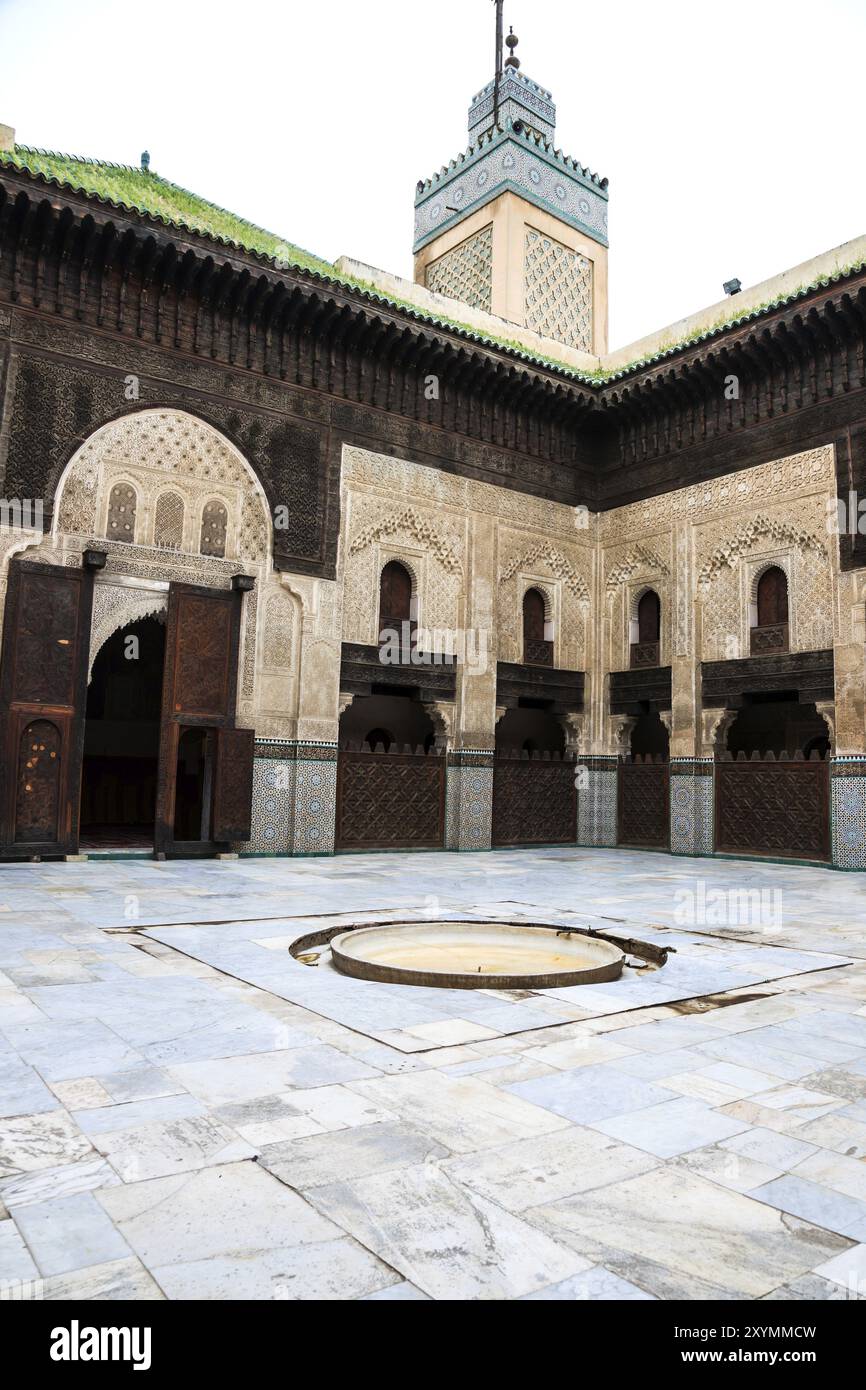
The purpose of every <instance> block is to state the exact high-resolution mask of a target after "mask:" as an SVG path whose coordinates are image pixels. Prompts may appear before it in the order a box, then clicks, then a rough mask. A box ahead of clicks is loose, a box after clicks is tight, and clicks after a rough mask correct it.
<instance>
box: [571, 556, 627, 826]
mask: <svg viewBox="0 0 866 1390" xmlns="http://www.w3.org/2000/svg"><path fill="white" fill-rule="evenodd" d="M610 617H611V615H610V606H609V603H608V599H607V596H606V594H605V592H604V567H603V565H602V563H601V552H600V547H599V546H596V548H595V552H594V555H593V575H592V609H591V620H590V621H589V622H588V623H587V625H586V677H585V690H584V718H583V728H584V737H583V740H582V744H583V747H582V751H581V757H580V764H579V768H578V782H577V843H578V844H579V845H587V846H592V847H595V846H608V847H611V846H613V845H615V844H616V806H617V764H618V754H617V752H616V751H615V750H614V745H615V743H616V738H617V733H616V731H614V732H613V733H611V732H610V728H609V725H610V723H611V720H610V718H609V716H608V713H607V710H608V707H609V691H608V686H609V678H608V676H607V675H606V671H607V666H608V656H609V652H610ZM629 727H630V726H629Z"/></svg>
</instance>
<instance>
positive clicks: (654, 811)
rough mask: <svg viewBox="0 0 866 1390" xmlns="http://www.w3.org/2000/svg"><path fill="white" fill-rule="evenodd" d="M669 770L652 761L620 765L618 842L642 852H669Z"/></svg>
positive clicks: (629, 761) (628, 760)
mask: <svg viewBox="0 0 866 1390" xmlns="http://www.w3.org/2000/svg"><path fill="white" fill-rule="evenodd" d="M669 772H670V768H669V765H668V763H667V762H654V761H653V760H652V759H651V758H646V759H642V758H641V757H640V756H639V755H638V756H637V757H635V758H623V759H622V760H621V761H620V764H619V779H618V792H619V805H618V814H617V832H616V839H617V844H619V845H635V846H636V847H638V848H639V849H669V848H670V839H671V815H670V781H669Z"/></svg>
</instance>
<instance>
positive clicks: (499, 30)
mask: <svg viewBox="0 0 866 1390" xmlns="http://www.w3.org/2000/svg"><path fill="white" fill-rule="evenodd" d="M493 3H494V4H495V6H496V69H495V72H494V74H493V128H494V130H495V129H496V127H497V126H498V125H499V79H500V77H501V75H502V6H503V4H504V0H493Z"/></svg>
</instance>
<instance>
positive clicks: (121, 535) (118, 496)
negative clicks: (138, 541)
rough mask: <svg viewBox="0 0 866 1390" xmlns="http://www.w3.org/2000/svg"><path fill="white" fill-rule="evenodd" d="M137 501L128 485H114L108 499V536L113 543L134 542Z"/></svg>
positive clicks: (133, 490) (132, 489)
mask: <svg viewBox="0 0 866 1390" xmlns="http://www.w3.org/2000/svg"><path fill="white" fill-rule="evenodd" d="M137 503H138V499H137V497H136V495H135V488H134V487H130V486H129V483H115V484H114V487H113V488H112V489H111V492H110V494H109V498H108V535H109V536H110V537H111V539H112V540H114V541H134V540H135V509H136V506H137Z"/></svg>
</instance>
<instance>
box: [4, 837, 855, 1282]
mask: <svg viewBox="0 0 866 1390" xmlns="http://www.w3.org/2000/svg"><path fill="white" fill-rule="evenodd" d="M479 919H480V920H495V921H500V922H521V921H525V922H532V923H539V922H544V923H551V924H554V925H556V926H558V927H562V928H566V927H569V926H579V927H589V928H592V929H594V930H598V931H603V932H605V933H606V934H608V935H612V936H619V937H621V938H622V939H623V940H627V939H629V938H633V937H634V938H640V939H641V940H643V941H647V942H652V943H654V944H656V945H660V946H663V947H666V948H667V949H668V950H669V951H670V954H669V957H668V961H667V964H665V965H664V966H663V967H662V968H661V969H647V968H645V965H644V963H643V962H642V961H640V960H639V959H637V958H636V957H635V956H634V955H633V954H628V956H627V962H628V963H627V966H626V969H625V971H624V973H623V975H622V977H621V978H620V979H619V980H616V981H612V982H608V983H604V984H593V985H584V986H571V987H566V988H554V989H544V990H510V991H504V990H495V989H480V990H453V989H435V988H413V987H406V986H400V985H390V984H381V983H373V982H369V981H363V980H357V979H350V978H348V977H345V976H343V975H341V974H339V973H338V972H337V971H336V970H335V969H334V968H333V966H332V965H331V964H330V962H329V959H328V956H327V952H324V953H320V954H317V952H316V951H311V952H308V953H307V955H306V963H305V960H304V959H296V958H295V956H293V955H292V953H291V950H290V948H291V946H292V945H293V943H295V942H296V941H297V940H298V939H299V938H304V937H307V936H309V935H310V934H314V933H320V932H326V931H330V930H331V929H333V928H336V927H339V926H354V925H363V924H365V923H367V922H379V921H385V922H387V921H406V920H410V921H415V920H418V921H449V920H457V921H472V920H479ZM864 920H866V886H864V884H863V882H862V880H861V878H860V876H859V875H848V874H844V873H838V872H834V871H832V870H829V869H821V868H808V867H785V866H781V865H776V864H771V863H756V862H755V863H750V862H745V861H735V860H721V859H717V860H709V859H677V858H671V857H670V856H668V855H662V854H654V853H641V852H635V851H625V850H616V851H611V850H588V849H573V848H565V847H561V848H556V849H540V850H515V851H499V852H492V853H488V854H482V855H462V856H459V857H458V856H455V855H453V854H451V855H446V854H440V853H427V854H423V853H416V854H411V853H390V854H386V853H382V854H366V855H358V856H342V857H337V858H307V859H294V860H286V859H277V858H273V859H266V858H248V859H240V860H224V861H215V860H203V861H198V862H196V861H190V860H185V861H168V862H163V863H159V862H154V861H152V860H149V859H145V858H137V857H134V856H131V855H130V856H119V857H117V858H115V859H102V860H99V859H93V860H91V861H90V862H87V863H69V864H63V863H56V864H49V863H43V864H21V865H18V866H6V867H4V868H3V869H2V871H0V1029H2V1032H0V1117H2V1120H0V1287H2V1289H3V1291H4V1294H5V1296H6V1297H27V1296H36V1297H43V1298H46V1299H136V1300H138V1299H163V1298H167V1299H192V1298H207V1299H215V1300H235V1299H257V1300H259V1299H261V1300H265V1299H268V1300H269V1299H308V1300H309V1299H312V1300H315V1299H372V1300H383V1299H425V1298H426V1299H440V1300H443V1299H459V1300H473V1299H524V1298H530V1299H567V1300H575V1299H596V1300H598V1299H614V1300H630V1299H638V1300H646V1299H659V1300H668V1299H691V1300H702V1299H716V1298H721V1299H749V1300H753V1299H778V1300H802V1299H837V1300H839V1299H853V1298H858V1297H863V1296H864V1294H866V1161H864V1160H866V944H864V941H863V922H864ZM22 1291H23V1292H22Z"/></svg>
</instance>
